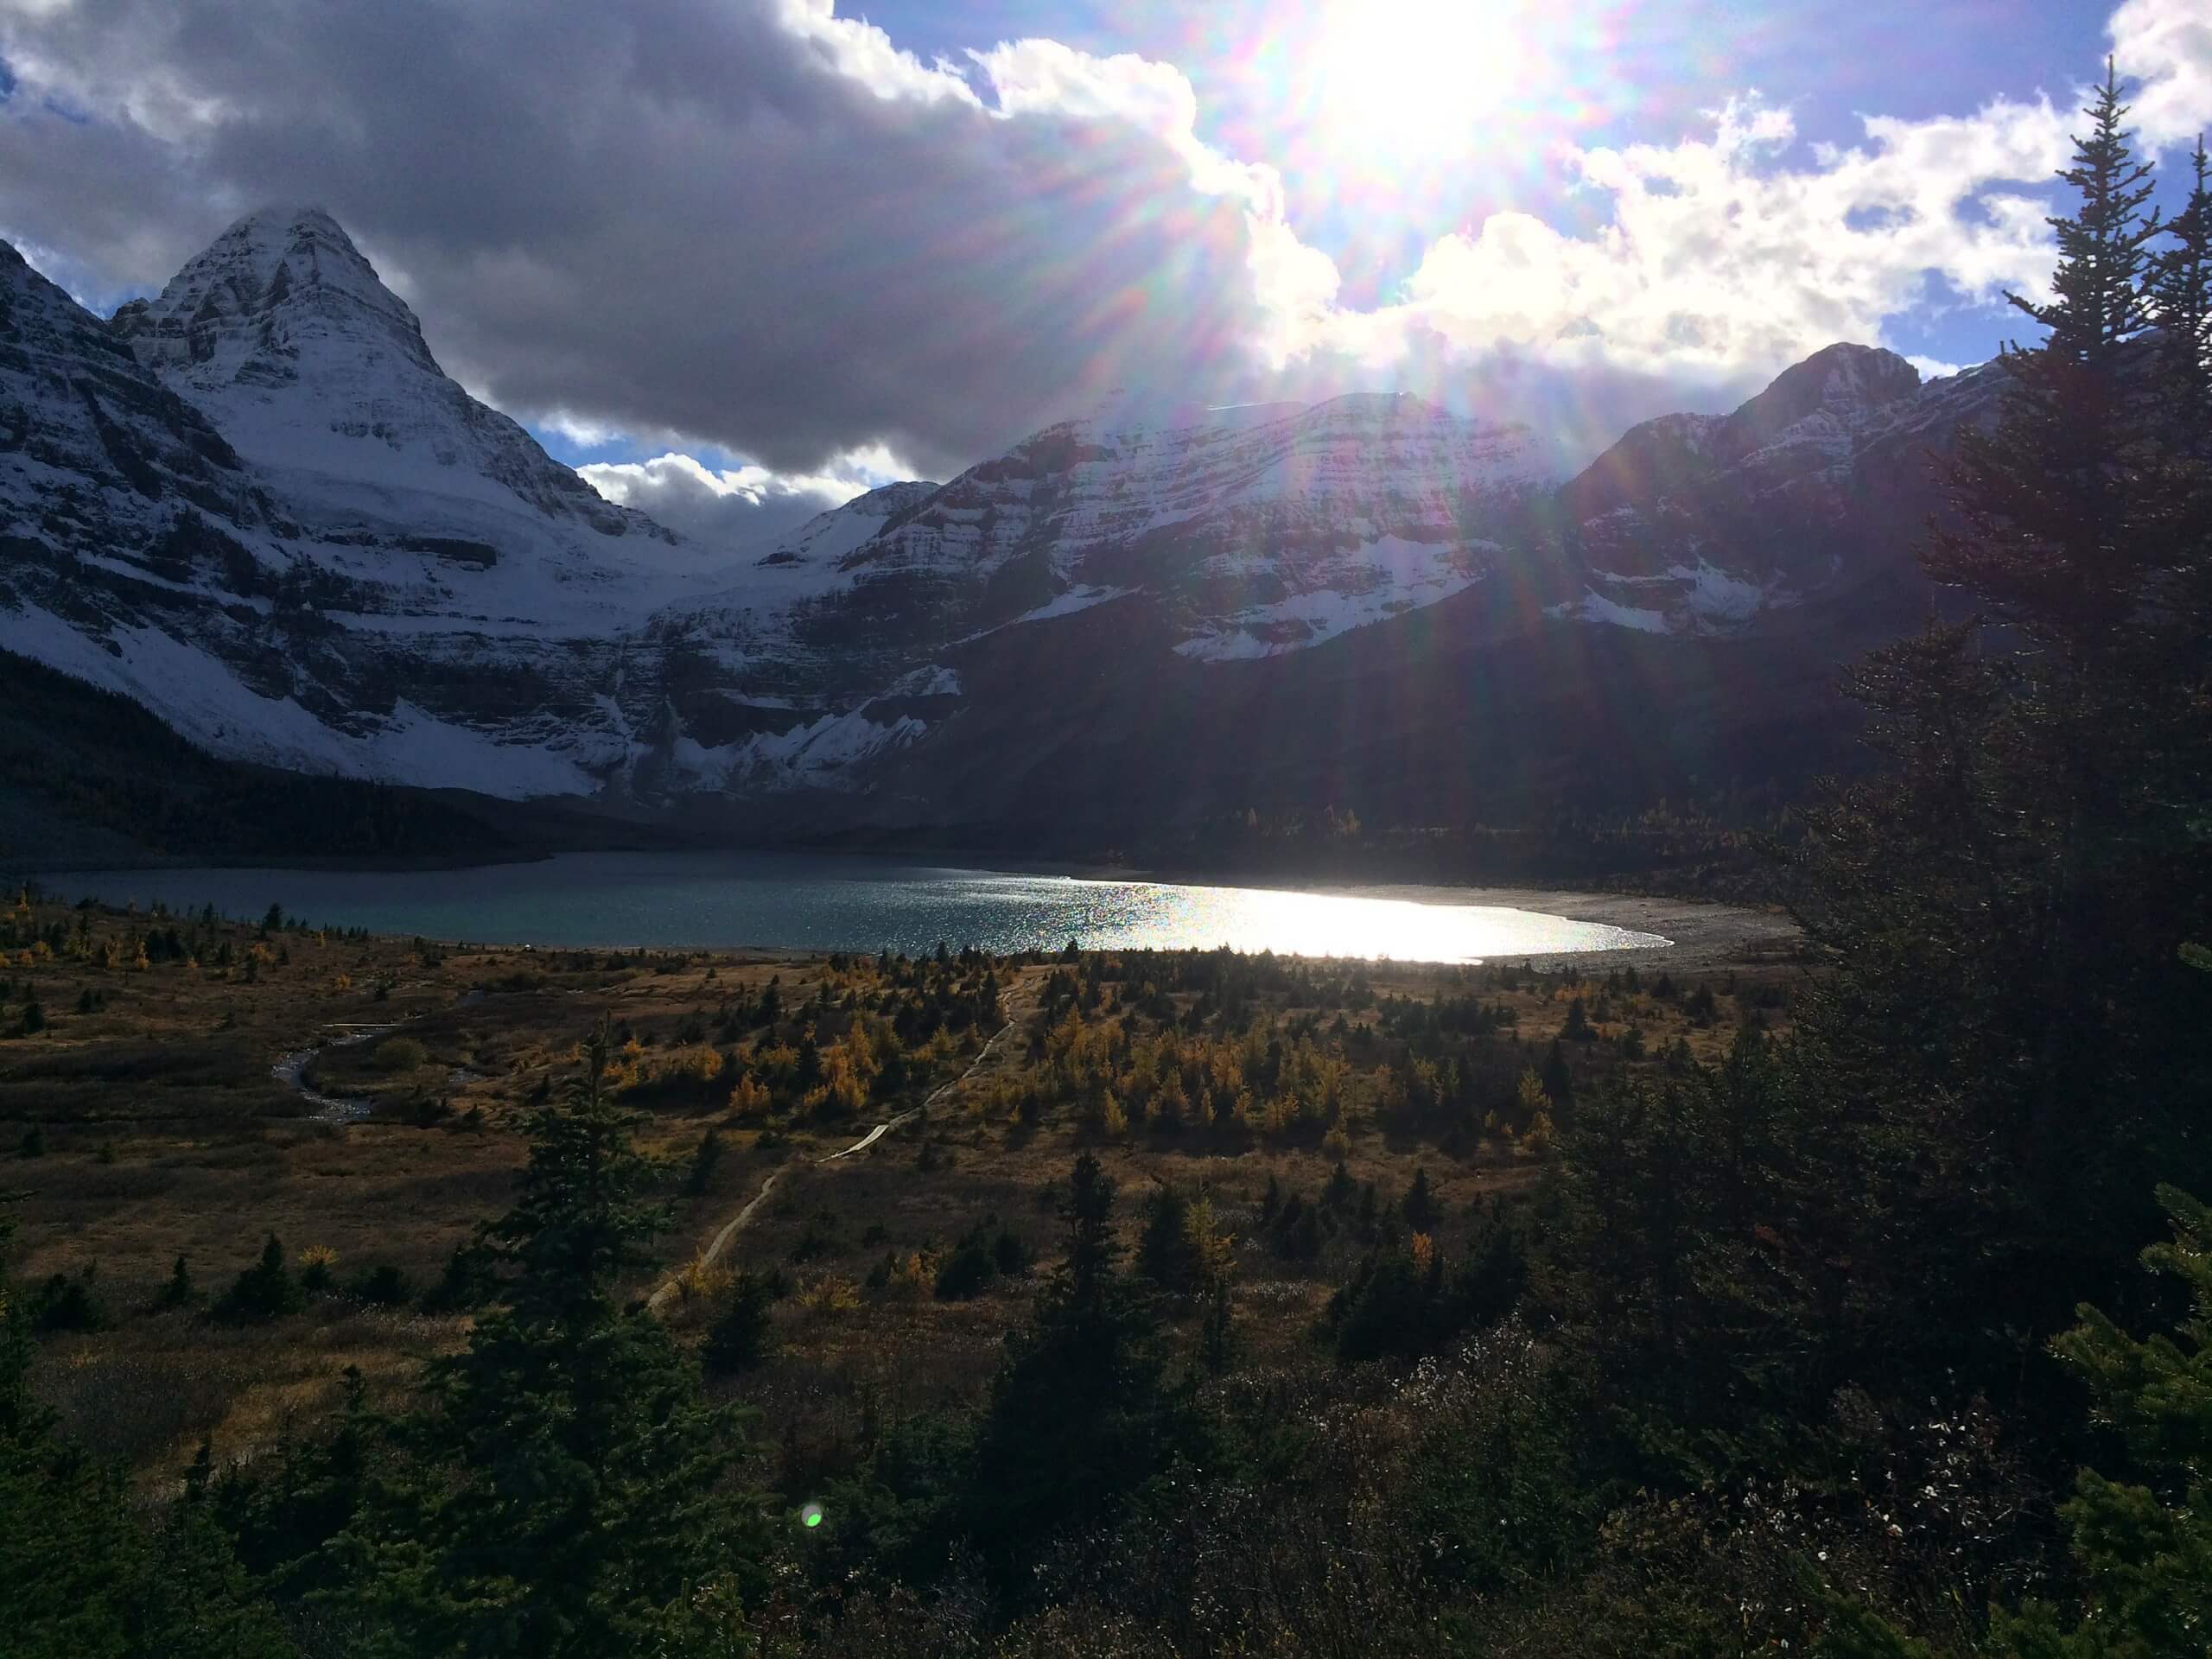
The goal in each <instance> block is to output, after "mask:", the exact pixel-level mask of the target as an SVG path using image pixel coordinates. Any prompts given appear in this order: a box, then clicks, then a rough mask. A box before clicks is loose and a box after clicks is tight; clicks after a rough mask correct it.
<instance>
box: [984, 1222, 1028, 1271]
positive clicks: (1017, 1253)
mask: <svg viewBox="0 0 2212 1659" xmlns="http://www.w3.org/2000/svg"><path fill="white" fill-rule="evenodd" d="M1036 1259H1037V1252H1036V1251H1035V1250H1033V1249H1031V1248H1030V1246H1029V1241H1028V1240H1027V1239H1026V1238H1024V1237H1023V1236H1021V1235H1020V1233H1017V1232H1015V1231H1014V1229H1013V1228H1011V1227H1001V1228H1000V1229H999V1236H998V1239H997V1241H996V1242H995V1243H993V1244H992V1246H991V1260H992V1261H994V1262H996V1263H997V1264H998V1269H999V1271H1000V1272H1001V1273H1002V1274H1005V1275H1006V1276H1007V1278H1009V1279H1011V1278H1014V1276H1015V1275H1016V1274H1024V1273H1027V1272H1028V1271H1029V1267H1030V1264H1031V1263H1032V1262H1034V1261H1035V1260H1036Z"/></svg>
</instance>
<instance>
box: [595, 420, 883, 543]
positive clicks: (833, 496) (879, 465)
mask: <svg viewBox="0 0 2212 1659" xmlns="http://www.w3.org/2000/svg"><path fill="white" fill-rule="evenodd" d="M576 470H577V471H578V472H579V473H581V474H583V477H584V479H585V480H586V481H587V482H588V483H589V484H590V485H591V486H592V487H593V488H594V489H595V490H597V491H598V492H599V493H601V495H603V496H605V497H606V498H607V499H608V500H610V501H613V502H615V503H617V504H619V505H623V506H628V507H636V508H637V509H639V511H640V512H645V513H646V514H648V515H650V516H651V517H652V518H657V519H658V520H659V521H660V522H661V523H662V524H666V525H667V526H669V528H670V529H671V530H677V531H683V533H684V534H685V535H687V536H693V537H697V538H698V539H700V540H701V541H702V542H706V543H709V544H710V545H713V546H717V547H723V548H730V549H734V550H747V549H751V548H753V547H755V546H759V545H761V544H764V543H772V542H773V541H774V540H775V539H776V538H777V537H779V536H780V535H782V534H783V533H784V532H785V531H788V530H791V529H794V528H796V527H797V526H798V525H799V524H804V523H805V522H806V521H807V520H808V519H809V518H812V517H814V515H815V514H817V513H818V512H823V511H825V510H827V509H828V508H830V507H836V506H842V505H844V504H845V503H846V502H848V501H849V500H851V499H853V498H854V497H855V496H856V495H860V494H861V493H865V492H867V491H868V490H872V489H874V488H876V487H877V486H880V485H884V484H890V483H895V482H897V481H899V480H903V479H907V478H911V477H912V476H913V473H912V469H911V468H910V467H906V465H905V463H904V462H902V461H900V460H899V457H898V456H896V455H893V454H891V452H890V451H888V450H887V449H885V448H882V447H881V446H880V445H877V446H873V447H871V448H867V449H862V450H855V451H852V452H850V453H848V454H842V455H838V456H836V457H834V458H833V459H832V461H830V463H829V465H828V466H827V467H823V469H822V470H821V471H819V472H814V473H796V474H794V473H773V472H771V471H769V469H768V468H766V467H761V466H757V465H750V464H748V465H743V466H738V467H709V466H708V465H707V464H706V463H705V462H704V461H699V460H698V459H696V457H694V456H691V455H687V454H679V453H676V452H673V451H671V453H669V454H663V455H656V456H654V457H653V458H652V460H650V461H596V462H593V463H590V464H588V465H586V466H582V467H577V468H576Z"/></svg>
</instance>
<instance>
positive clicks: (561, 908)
mask: <svg viewBox="0 0 2212 1659" xmlns="http://www.w3.org/2000/svg"><path fill="white" fill-rule="evenodd" d="M45 885H46V887H48V890H49V891H51V892H54V893H62V894H66V895H67V896H68V897H70V898H72V899H76V898H83V897H86V896H92V897H96V898H99V899H102V900H104V901H105V902H107V903H110V904H115V905H120V904H123V903H124V902H126V901H135V902H136V903H137V905H138V906H139V907H140V908H141V909H146V908H149V906H152V905H154V904H156V903H159V904H162V905H165V906H168V908H169V909H171V910H173V911H184V910H194V911H196V910H198V909H200V907H201V906H203V905H208V904H212V905H213V906H215V908H216V909H217V910H218V911H220V912H223V913H225V914H226V915H232V916H241V917H257V916H259V915H261V914H262V913H263V912H265V911H266V910H267V909H268V908H269V906H270V905H271V904H279V905H282V906H283V907H284V912H285V913H286V914H287V915H288V916H297V917H303V918H306V919H308V921H311V922H314V923H316V924H318V925H328V926H335V927H365V928H368V929H370V930H371V931H375V932H378V933H398V934H408V935H414V934H421V935H423V936H424V937H426V938H437V939H447V940H461V941H467V942H471V943H480V944H531V945H540V946H547V945H578V946H592V947H595V948H601V949H605V948H610V947H615V946H629V945H652V946H660V947H675V946H687V947H693V948H714V949H737V948H741V947H747V946H756V947H760V948H765V949H781V950H866V951H868V952H871V953H873V952H874V951H876V950H884V949H888V950H893V951H905V952H907V953H909V954H912V953H914V952H918V951H922V950H934V949H935V948H936V947H937V945H938V943H939V942H940V941H942V942H943V943H944V944H948V945H950V946H951V947H952V948H953V949H954V950H958V949H960V948H961V947H962V946H963V945H968V944H974V945H978V946H981V947H982V948H983V949H985V950H994V951H1015V950H1058V948H1059V947H1061V946H1062V945H1065V944H1066V943H1067V942H1068V941H1069V940H1070V939H1071V938H1072V939H1075V940H1077V942H1078V943H1080V944H1082V945H1083V946H1084V947H1085V948H1086V949H1096V950H1141V949H1145V948H1151V949H1156V950H1182V949H1192V948H1195V949H1201V950H1206V949H1211V948H1213V947H1215V946H1217V945H1224V944H1225V945H1228V946H1230V948H1231V949H1234V950H1246V951H1260V950H1274V951H1276V952H1278V953H1288V954H1294V955H1298V956H1308V957H1369V958H1380V957H1389V958H1392V959H1394V960H1395V961H1400V962H1440V963H1465V962H1477V961H1482V960H1485V959H1489V958H1492V957H1535V956H1546V955H1551V954H1554V953H1555V952H1559V951H1563V950H1633V949H1658V948H1661V947H1663V946H1665V945H1667V944H1669V943H1670V941H1669V940H1667V939H1664V938H1661V937H1659V936H1658V935H1657V934H1654V933H1638V932H1633V931H1629V930H1627V929H1624V928H1618V927H1611V926H1608V925H1605V924H1603V923H1599V922H1586V921H1572V920H1568V919H1567V918H1563V917H1558V916H1547V915H1543V914H1541V913H1540V912H1535V911H1529V910H1516V909H1511V908H1508V907H1504V906H1496V905H1483V904H1435V903H1420V902H1415V901H1414V900H1412V899H1393V898H1379V897H1377V898H1369V897H1365V896H1363V895H1359V894H1346V893H1300V892H1292V891H1280V890H1270V889H1267V888H1259V887H1209V886H1204V885H1198V884H1192V883H1186V882H1173V881H1136V880H1087V879H1077V878H1073V877H1069V876H1061V875H1037V874H1013V873H1002V872H998V871H992V870H976V869H959V868H938V867H931V866H925V865H917V864H902V863H899V862H896V861H890V860H880V859H873V858H860V857H835V856H817V855H804V854H784V853H577V854H569V855H563V856H561V857H557V858H550V859H545V860H542V861H537V862H535V863H527V864H498V865H491V866H487V867H482V868H474V869H460V870H404V871H361V870H277V869H174V870H110V871H90V872H80V873H72V874H67V875H58V876H52V877H48V878H47V879H46V882H45Z"/></svg>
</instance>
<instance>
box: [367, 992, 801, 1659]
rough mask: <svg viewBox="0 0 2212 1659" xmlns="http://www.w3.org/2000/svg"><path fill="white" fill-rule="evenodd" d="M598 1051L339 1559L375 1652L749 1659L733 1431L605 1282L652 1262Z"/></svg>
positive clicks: (543, 1128)
mask: <svg viewBox="0 0 2212 1659" xmlns="http://www.w3.org/2000/svg"><path fill="white" fill-rule="evenodd" d="M584 1058H585V1069H584V1072H583V1075H582V1078H581V1079H580V1080H579V1081H578V1083H577V1084H575V1087H574V1089H573V1090H572V1092H571V1094H570V1096H569V1099H568V1100H567V1101H566V1102H564V1103H558V1104H554V1105H550V1106H548V1107H546V1108H543V1109H541V1110H539V1111H538V1112H537V1114H536V1115H535V1116H533V1117H532V1119H531V1124H530V1135H531V1154H530V1163H529V1167H528V1169H527V1171H526V1173H524V1178H523V1185H522V1193H521V1196H520V1198H519V1199H518V1202H517V1203H516V1205H515V1207H514V1208H513V1209H512V1210H511V1211H508V1213H507V1214H506V1215H505V1216H504V1217H501V1218H500V1219H499V1220H498V1221H497V1222H494V1223H493V1224H490V1225H489V1226H488V1227H487V1228H486V1230H485V1242H486V1244H487V1245H488V1246H489V1247H490V1248H491V1249H492V1250H493V1254H494V1255H495V1257H496V1259H497V1261H498V1262H499V1264H500V1266H501V1268H503V1269H504V1271H505V1275H506V1277H505V1281H504V1283H503V1285H502V1287H501V1289H502V1295H503V1305H502V1306H497V1307H495V1308H494V1309H493V1311H491V1312H489V1313H486V1314H484V1315H483V1316H482V1317H480V1319H479V1320H478V1322H477V1325H476V1327H475V1330H474V1334H473V1335H472V1337H471V1338H470V1341H469V1344H468V1346H467V1349H466V1350H465V1351H462V1352H461V1353H459V1354H457V1355H454V1357H451V1358H449V1359H445V1360H441V1361H438V1362H435V1363H434V1364H433V1365H432V1366H431V1368H430V1370H429V1377H428V1384H427V1389H426V1395H427V1397H426V1399H425V1400H424V1402H423V1405H422V1406H421V1408H419V1409H417V1410H416V1411H415V1412H414V1413H412V1414H410V1415H408V1416H406V1417H404V1418H402V1419H401V1420H399V1421H397V1423H396V1424H395V1425H394V1426H393V1430H392V1437H393V1440H394V1443H395V1445H396V1446H397V1459H395V1461H394V1463H393V1464H392V1465H391V1467H390V1468H389V1469H387V1470H386V1471H384V1472H383V1474H382V1476H381V1477H380V1478H378V1480H377V1481H376V1482H374V1483H372V1486H371V1489H370V1491H369V1493H368V1496H367V1497H366V1499H365V1503H364V1504H363V1508H362V1511H361V1513H360V1515H359V1517H358V1518H357V1519H356V1520H355V1521H354V1522H353V1525H352V1526H351V1527H350V1528H349V1529H348V1530H347V1531H346V1533H345V1534H344V1535H341V1536H340V1538H339V1539H338V1540H337V1541H336V1542H335V1544H334V1550H335V1552H336V1553H337V1554H338V1555H339V1557H340V1560H341V1561H342V1563H343V1566H344V1569H345V1577H346V1584H345V1585H344V1586H343V1587H342V1588H341V1589H340V1591H339V1592H337V1593H336V1599H337V1601H338V1602H339V1603H340V1605H341V1606H343V1607H344V1608H345V1609H346V1611H348V1612H349V1613H351V1614H352V1615H353V1617H355V1618H357V1619H358V1620H359V1623H360V1625H361V1626H362V1627H363V1628H365V1629H367V1630H373V1631H375V1632H376V1635H375V1636H374V1637H372V1639H370V1640H369V1641H368V1643H367V1644H366V1650H367V1651H369V1652H373V1653H378V1654H385V1653H389V1654H393V1655H398V1654H407V1655H410V1656H411V1655H421V1654H455V1655H460V1654H477V1653H488V1652H503V1653H504V1652H514V1653H529V1654H533V1655H547V1656H559V1655H570V1656H576V1659H584V1656H592V1659H600V1656H606V1655H613V1654H623V1655H630V1654H635V1655H648V1654H650V1655H656V1656H658V1655H722V1654H735V1653H742V1652H746V1651H749V1643H748V1640H747V1637H746V1636H745V1633H744V1630H743V1629H742V1627H741V1612H740V1610H741V1605H742V1604H743V1602H744V1601H746V1600H747V1599H750V1598H751V1597H752V1595H753V1593H754V1592H756V1591H757V1589H758V1587H759V1582H760V1561H761V1560H762V1558H763V1556H764V1554H766V1534H765V1531H764V1522H762V1520H761V1518H760V1516H761V1507H762V1506H761V1502H760V1499H759V1498H758V1497H755V1496H754V1495H753V1494H751V1493H749V1492H746V1491H741V1490H738V1489H737V1488H735V1487H734V1484H733V1475H734V1471H735V1470H736V1468H737V1466H738V1465H739V1464H740V1463H741V1460H742V1459H743V1458H744V1456H745V1454H746V1445H745V1440H744V1436H743V1433H742V1419H741V1415H740V1414H739V1413H737V1412H736V1411H734V1410H733V1409H729V1408H713V1407H710V1406H709V1405H708V1404H707V1403H706V1402H705V1399H704V1396H703V1395H702V1389H701V1384H700V1380H699V1376H698V1372H697V1370H696V1366H695V1365H694V1363H692V1362H691V1361H690V1359H689V1358H688V1357H685V1356H684V1355H683V1353H682V1352H681V1351H679V1350H678V1349H677V1346H676V1345H675V1344H674V1343H673V1342H672V1341H671V1338H670V1337H669V1335H668V1333H667V1332H666V1331H665V1329H664V1327H663V1326H662V1325H661V1324H660V1322H659V1321H658V1320H657V1319H653V1318H652V1316H651V1315H649V1314H648V1313H645V1310H644V1309H643V1307H642V1306H631V1307H628V1308H622V1307H619V1306H617V1304H616V1302H615V1300H614V1297H615V1294H616V1290H617V1287H618V1286H619V1285H620V1283H621V1281H622V1280H623V1278H624V1276H625V1275H626V1274H628V1273H629V1272H631V1271H632V1270H634V1269H636V1268H640V1267H642V1266H644V1265H645V1261H646V1258H645V1245H646V1243H647V1241H649V1240H650V1239H651V1238H652V1236H653V1235H654V1234H655V1233H656V1232H657V1231H658V1230H659V1229H660V1227H661V1225H662V1217H661V1216H660V1214H659V1212H658V1211H657V1210H656V1209H654V1208H652V1207H651V1206H649V1205H646V1204H645V1203H644V1202H643V1201H642V1199H641V1198H640V1196H639V1195H640V1193H641V1192H642V1191H643V1189H644V1185H645V1178H646V1167H645V1161H644V1160H643V1159H642V1158H641V1157H640V1156H639V1154H637V1153H636V1151H635V1150H633V1148H632V1146H631V1144H630V1138H629V1134H630V1120H629V1119H628V1118H627V1117H626V1116H624V1115H623V1114H621V1113H620V1112H618V1111H617V1110H615V1109H614V1108H613V1106H612V1105H611V1104H610V1103H609V1102H608V1101H607V1098H606V1096H605V1095H604V1093H603V1091H602V1088H601V1077H602V1074H603V1072H604V1071H605V1067H606V1062H607V1042H606V1039H605V1037H604V1036H603V1035H601V1036H596V1037H594V1039H591V1041H590V1042H588V1044H587V1045H586V1046H585V1053H584Z"/></svg>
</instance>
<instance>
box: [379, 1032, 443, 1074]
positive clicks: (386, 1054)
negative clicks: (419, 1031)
mask: <svg viewBox="0 0 2212 1659" xmlns="http://www.w3.org/2000/svg"><path fill="white" fill-rule="evenodd" d="M429 1058H430V1052H429V1050H428V1049H426V1048H424V1047H423V1045H422V1044H420V1043H418V1042H416V1040H415V1039H413V1038H412V1037H387V1038H385V1039H384V1041H382V1042H380V1043H378V1045H377V1052H376V1065H377V1070H378V1071H383V1072H385V1073H387V1074H390V1075H392V1076H397V1074H399V1073H400V1072H402V1071H413V1070H415V1068H416V1066H418V1065H423V1063H424V1062H425V1061H426V1060H428V1059H429Z"/></svg>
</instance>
